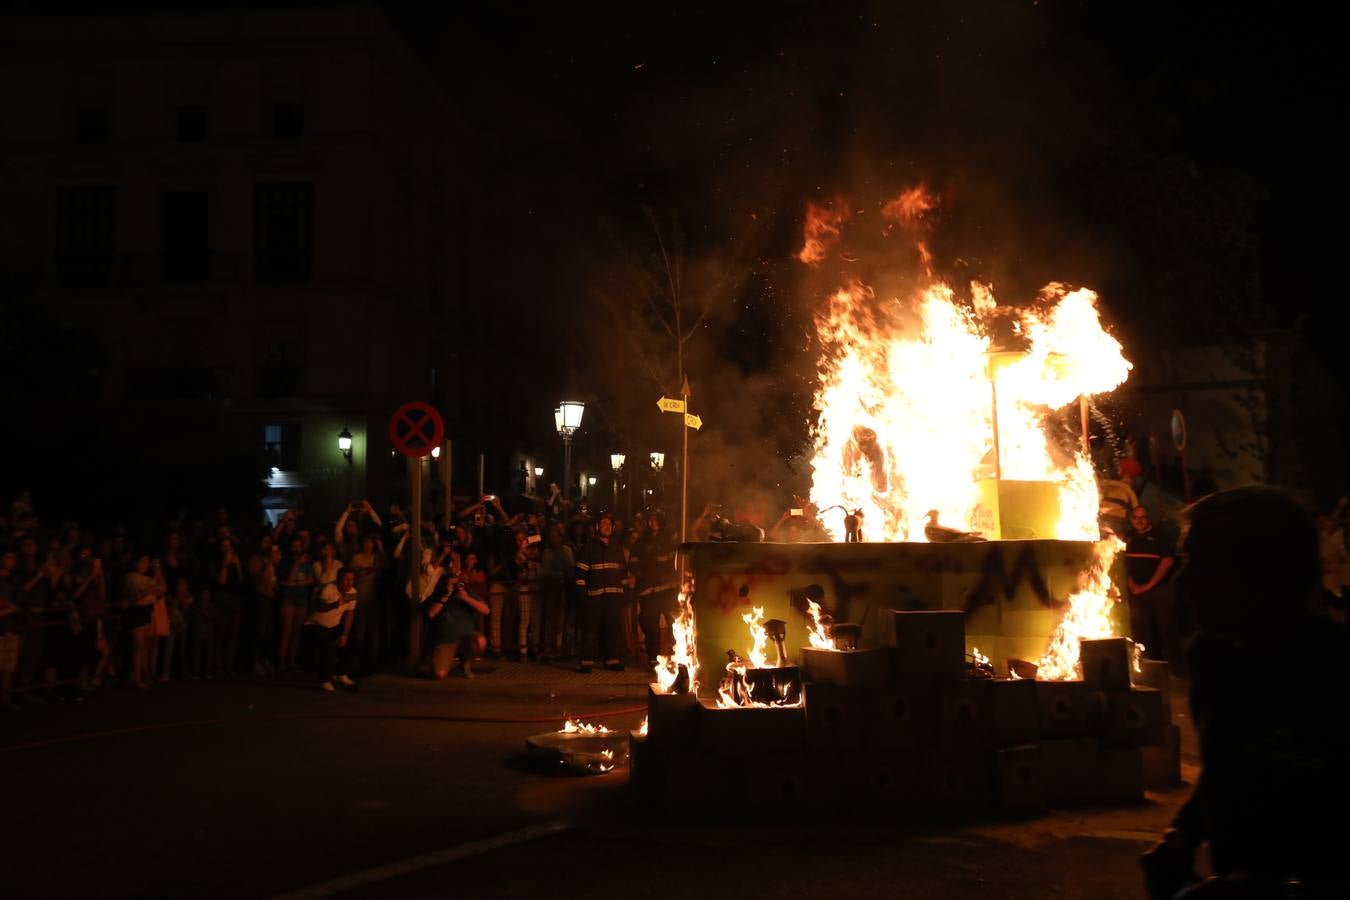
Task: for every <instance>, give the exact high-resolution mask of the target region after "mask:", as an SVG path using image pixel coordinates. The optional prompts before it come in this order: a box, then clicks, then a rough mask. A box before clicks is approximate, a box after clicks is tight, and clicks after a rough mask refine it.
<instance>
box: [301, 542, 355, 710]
mask: <svg viewBox="0 0 1350 900" xmlns="http://www.w3.org/2000/svg"><path fill="white" fill-rule="evenodd" d="M355 609H356V572H354V571H353V570H351V569H347V568H344V569H342V570H341V571H339V572H338V576H337V581H335V582H333V583H332V584H326V585H324V586H323V587H322V588H321V589H320V590H319V595H318V597H317V599H316V600H315V601H314V604H313V606H312V607H311V611H310V614H309V617H308V618H307V619H306V620H305V627H306V628H308V629H309V631H310V634H311V635H312V636H313V637H314V639H315V641H316V642H317V643H318V646H319V686H320V687H322V688H323V689H324V690H325V691H332V690H336V688H334V687H333V680H334V676H335V675H336V679H337V681H338V683H339V684H342V685H345V686H346V687H356V682H355V681H352V679H351V677H350V676H348V675H347V665H346V662H347V661H346V654H345V653H342V654H339V653H338V651H339V650H344V649H345V648H346V646H347V641H348V638H349V637H350V633H351V630H352V611H353V610H355Z"/></svg>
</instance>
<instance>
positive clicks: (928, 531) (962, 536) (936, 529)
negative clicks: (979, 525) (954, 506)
mask: <svg viewBox="0 0 1350 900" xmlns="http://www.w3.org/2000/svg"><path fill="white" fill-rule="evenodd" d="M927 516H928V524H927V525H925V526H923V536H924V537H926V538H928V540H929V541H931V542H932V543H934V544H959V543H969V542H971V541H982V540H984V538H983V537H981V536H980V535H978V534H975V533H974V532H970V531H958V530H956V529H955V528H948V527H947V526H946V525H939V524H938V511H937V510H936V509H930V510H929V511H928V513H927Z"/></svg>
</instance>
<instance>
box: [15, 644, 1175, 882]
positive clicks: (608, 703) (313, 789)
mask: <svg viewBox="0 0 1350 900" xmlns="http://www.w3.org/2000/svg"><path fill="white" fill-rule="evenodd" d="M642 682H643V679H642V677H641V675H639V674H638V673H634V672H627V673H622V674H621V675H615V674H612V673H603V674H601V673H597V674H596V675H594V676H590V677H584V676H580V675H575V674H573V673H570V672H566V671H563V670H561V669H552V668H548V667H543V666H537V665H531V666H519V665H514V664H502V665H500V666H498V667H497V669H496V670H495V671H492V672H488V673H484V674H480V676H479V677H478V678H476V679H474V680H473V681H465V680H463V679H451V680H448V681H446V682H442V683H439V684H433V683H430V682H425V681H419V680H416V679H410V678H402V677H398V676H393V675H380V676H376V677H374V678H371V679H369V680H368V681H366V682H365V683H364V684H363V685H362V687H361V690H360V691H358V692H344V693H340V694H323V693H320V692H319V691H318V690H317V689H316V687H315V686H314V685H313V684H312V683H311V682H309V681H278V680H268V681H236V682H211V683H189V684H171V685H166V686H162V687H159V688H156V689H155V690H153V691H150V692H148V693H145V694H139V693H131V692H125V691H115V692H109V693H105V694H102V695H98V696H95V697H92V698H90V699H89V700H87V701H85V702H83V703H78V704H72V703H52V704H46V705H38V706H31V707H26V708H25V709H24V710H23V711H21V712H19V713H15V714H9V715H5V716H0V766H3V771H4V773H5V775H4V780H3V783H4V784H5V789H4V790H5V794H6V801H7V802H6V803H5V804H4V805H5V808H6V809H7V810H8V811H9V812H10V815H9V816H8V817H7V818H8V823H7V826H6V828H5V829H4V832H3V833H4V837H3V838H0V857H2V858H3V865H0V871H2V872H3V873H4V874H3V875H0V885H2V886H0V896H4V897H6V898H17V897H44V898H48V897H75V896H80V897H88V896H100V897H130V896H157V897H230V898H235V897H273V896H278V895H285V894H291V895H294V896H303V897H326V896H334V897H344V898H355V897H385V896H398V897H401V898H409V897H443V896H454V897H456V898H460V897H527V896H529V897H533V896H539V895H540V894H543V893H548V894H552V895H560V896H582V895H586V896H594V895H596V894H608V893H619V892H622V894H623V895H624V896H629V897H669V896H679V895H682V894H695V895H716V896H733V895H734V896H761V895H773V896H775V897H776V898H793V897H808V896H811V897H819V896H821V895H822V892H830V893H833V892H854V891H857V892H866V893H867V894H877V893H881V894H884V895H887V896H900V897H910V896H913V897H966V896H970V897H980V898H983V900H988V898H996V897H1084V898H1088V897H1091V898H1108V897H1140V896H1142V892H1141V889H1140V883H1139V877H1138V868H1137V864H1136V859H1137V857H1138V854H1139V852H1140V851H1141V850H1142V849H1143V848H1144V847H1146V846H1147V845H1148V843H1149V842H1150V841H1151V840H1152V839H1153V837H1154V836H1155V835H1157V834H1158V833H1160V832H1161V830H1162V829H1163V828H1164V827H1165V825H1166V822H1167V821H1168V820H1169V819H1170V818H1171V815H1172V813H1173V812H1174V810H1175V808H1176V806H1177V804H1178V803H1179V802H1180V801H1181V800H1182V799H1183V798H1184V791H1175V792H1169V793H1167V794H1151V795H1150V796H1149V801H1148V802H1147V803H1146V804H1144V805H1142V806H1137V807H1130V808H1117V809H1092V810H1076V811H1072V812H1055V813H1052V814H1050V815H1047V816H1044V817H1042V818H1039V819H1035V820H1033V821H1030V822H1024V823H1017V824H1007V823H1002V824H993V825H984V826H978V827H964V828H955V827H948V828H936V827H927V828H919V827H911V828H875V827H863V826H852V825H842V826H841V825H838V824H830V823H823V824H820V823H812V822H809V821H801V822H785V823H782V824H778V825H763V824H761V825H754V826H729V825H717V826H700V827H696V828H694V827H689V826H676V825H668V824H664V823H661V822H659V821H658V822H653V821H649V820H648V819H647V818H646V817H644V816H643V815H642V814H641V811H640V810H638V809H636V808H635V807H634V805H633V803H632V798H631V796H630V794H629V792H628V791H627V790H626V787H627V785H626V782H627V771H626V769H618V770H616V771H615V772H613V773H610V774H608V775H603V776H595V777H580V776H569V775H561V774H556V773H555V774H546V773H542V772H540V771H538V770H537V769H535V768H533V767H532V766H531V764H530V761H529V760H528V758H527V756H526V754H525V753H524V741H525V738H526V737H528V736H529V735H531V734H535V733H539V732H542V731H551V730H554V729H555V728H556V727H557V726H558V725H559V724H560V723H561V721H562V719H563V717H564V716H565V715H568V714H578V713H593V714H604V716H605V717H604V718H603V719H597V721H604V722H605V723H606V724H608V725H609V726H610V727H613V728H630V727H634V726H636V724H637V723H638V722H639V721H640V720H641V719H642V712H640V711H639V712H629V713H626V714H617V715H615V714H612V712H613V711H615V710H623V709H631V708H633V707H640V706H641V705H642V704H643V703H644V702H645V700H644V698H645V687H644V685H643V683H642ZM1176 708H1178V709H1184V708H1185V707H1184V704H1183V705H1181V706H1178V707H1176ZM474 718H491V719H522V720H523V719H536V720H539V721H535V722H528V721H520V722H502V721H498V722H479V721H464V720H466V719H474ZM457 720H458V721H457ZM1191 761H1192V762H1193V761H1194V759H1193V757H1192V758H1191ZM1189 771H1191V772H1192V773H1193V770H1189Z"/></svg>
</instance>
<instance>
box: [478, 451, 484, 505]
mask: <svg viewBox="0 0 1350 900" xmlns="http://www.w3.org/2000/svg"><path fill="white" fill-rule="evenodd" d="M483 465H484V459H483V454H482V453H480V454H478V496H479V497H482V496H483V490H484V488H483Z"/></svg>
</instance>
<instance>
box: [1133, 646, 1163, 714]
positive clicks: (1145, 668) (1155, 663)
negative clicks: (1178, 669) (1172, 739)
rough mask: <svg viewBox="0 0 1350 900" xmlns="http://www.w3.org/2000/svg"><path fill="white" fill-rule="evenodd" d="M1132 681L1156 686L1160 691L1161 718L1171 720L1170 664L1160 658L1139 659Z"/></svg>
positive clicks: (1137, 683)
mask: <svg viewBox="0 0 1350 900" xmlns="http://www.w3.org/2000/svg"><path fill="white" fill-rule="evenodd" d="M1133 674H1134V678H1133V681H1134V683H1135V684H1136V685H1138V686H1140V687H1151V688H1157V689H1158V690H1159V691H1160V692H1161V693H1162V701H1163V718H1164V719H1166V720H1167V721H1168V722H1171V721H1172V666H1171V664H1170V663H1168V662H1166V661H1165V660H1161V659H1141V660H1139V671H1138V672H1135V673H1133Z"/></svg>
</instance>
